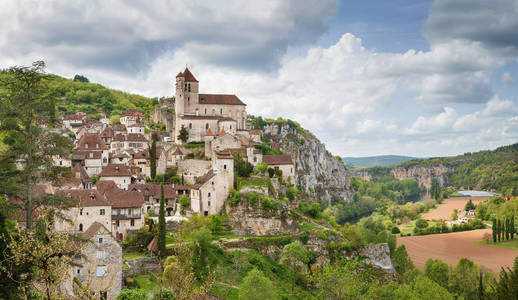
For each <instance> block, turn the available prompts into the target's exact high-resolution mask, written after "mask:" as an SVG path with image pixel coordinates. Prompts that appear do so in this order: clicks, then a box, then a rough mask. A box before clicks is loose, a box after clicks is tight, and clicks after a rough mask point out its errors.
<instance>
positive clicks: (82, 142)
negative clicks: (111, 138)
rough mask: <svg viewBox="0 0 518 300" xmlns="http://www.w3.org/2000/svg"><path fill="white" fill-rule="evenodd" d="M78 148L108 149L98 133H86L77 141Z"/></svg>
mask: <svg viewBox="0 0 518 300" xmlns="http://www.w3.org/2000/svg"><path fill="white" fill-rule="evenodd" d="M76 149H79V150H108V147H107V146H106V144H104V141H103V140H102V139H101V137H100V136H99V135H98V134H97V133H84V134H83V135H82V136H81V138H80V139H79V141H78V142H77V144H76Z"/></svg>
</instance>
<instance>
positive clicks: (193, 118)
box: [182, 115, 223, 121]
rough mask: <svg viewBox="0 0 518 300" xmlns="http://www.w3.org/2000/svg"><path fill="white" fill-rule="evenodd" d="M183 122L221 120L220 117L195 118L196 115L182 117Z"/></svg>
mask: <svg viewBox="0 0 518 300" xmlns="http://www.w3.org/2000/svg"><path fill="white" fill-rule="evenodd" d="M182 119H184V120H218V121H219V120H221V119H223V117H222V116H196V115H183V116H182Z"/></svg>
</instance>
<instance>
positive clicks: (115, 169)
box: [99, 164, 131, 177]
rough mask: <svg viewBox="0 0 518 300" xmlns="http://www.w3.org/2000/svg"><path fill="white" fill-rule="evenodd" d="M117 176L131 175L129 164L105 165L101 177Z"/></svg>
mask: <svg viewBox="0 0 518 300" xmlns="http://www.w3.org/2000/svg"><path fill="white" fill-rule="evenodd" d="M117 176H125V177H127V176H131V172H130V170H129V168H128V166H126V165H124V164H108V165H107V166H106V167H103V170H102V171H101V174H99V177H117Z"/></svg>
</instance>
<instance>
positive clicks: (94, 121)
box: [85, 119, 103, 126]
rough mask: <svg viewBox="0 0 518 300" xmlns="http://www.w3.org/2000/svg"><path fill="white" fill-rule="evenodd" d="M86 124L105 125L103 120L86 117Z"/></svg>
mask: <svg viewBox="0 0 518 300" xmlns="http://www.w3.org/2000/svg"><path fill="white" fill-rule="evenodd" d="M85 124H86V125H88V126H103V122H101V121H97V120H92V119H86V120H85Z"/></svg>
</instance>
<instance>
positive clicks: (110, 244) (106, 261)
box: [65, 222, 122, 300]
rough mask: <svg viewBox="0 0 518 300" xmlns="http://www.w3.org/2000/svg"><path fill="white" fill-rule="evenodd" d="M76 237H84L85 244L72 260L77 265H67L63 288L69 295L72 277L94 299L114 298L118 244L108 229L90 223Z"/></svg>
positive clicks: (119, 262) (118, 273)
mask: <svg viewBox="0 0 518 300" xmlns="http://www.w3.org/2000/svg"><path fill="white" fill-rule="evenodd" d="M79 236H80V237H81V238H83V239H85V240H87V241H86V242H85V245H86V246H85V247H84V248H83V250H82V251H81V252H82V253H81V254H82V255H81V256H78V258H77V260H76V261H75V263H76V264H78V266H73V267H70V280H69V281H67V283H66V284H65V289H66V290H67V291H68V294H69V295H70V296H72V295H73V293H72V286H74V283H73V278H74V277H76V278H77V279H79V281H81V283H82V284H83V286H84V287H85V288H87V289H89V290H90V291H91V292H92V296H93V297H95V299H108V300H115V299H117V295H118V294H119V292H120V290H121V289H122V247H121V245H120V244H119V243H118V242H117V240H116V239H115V238H114V237H113V236H112V234H111V232H110V230H108V228H107V227H106V226H104V225H103V224H101V223H98V222H94V223H92V225H90V226H89V227H88V228H87V229H86V230H85V231H84V232H82V233H80V234H79Z"/></svg>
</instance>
